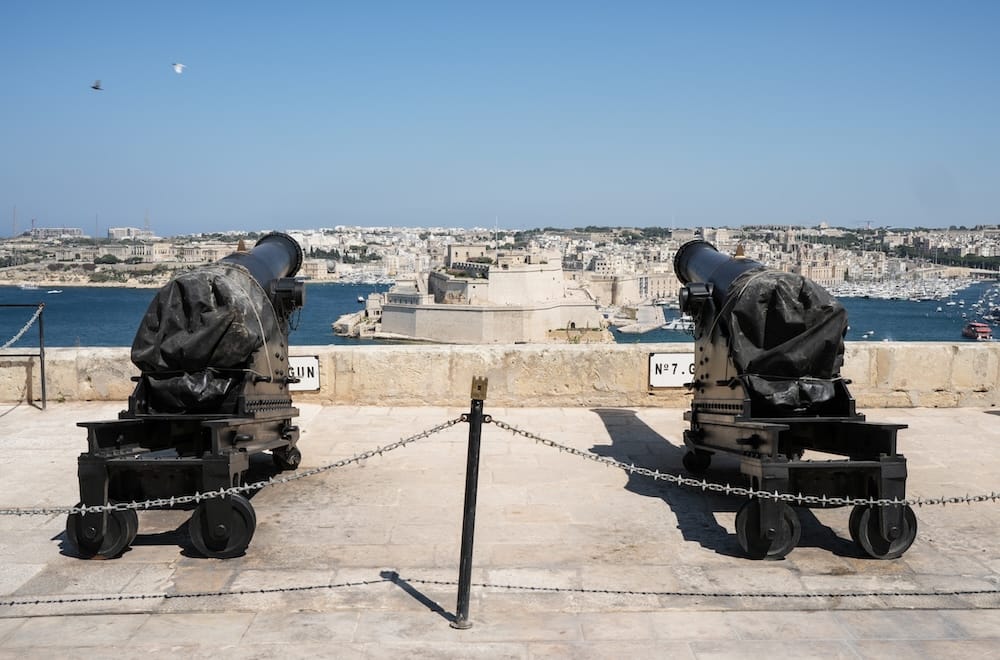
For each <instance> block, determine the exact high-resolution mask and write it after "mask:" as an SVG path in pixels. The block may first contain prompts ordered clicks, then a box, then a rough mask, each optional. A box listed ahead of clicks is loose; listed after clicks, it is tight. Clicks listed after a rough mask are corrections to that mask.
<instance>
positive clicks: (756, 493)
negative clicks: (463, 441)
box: [490, 418, 1000, 507]
mask: <svg viewBox="0 0 1000 660" xmlns="http://www.w3.org/2000/svg"><path fill="white" fill-rule="evenodd" d="M490 421H491V422H492V423H493V424H494V425H496V426H497V427H499V428H501V429H503V430H505V431H510V432H511V433H513V434H514V435H520V436H523V437H525V438H528V439H529V440H534V441H535V442H537V443H538V444H541V445H545V446H546V447H551V448H553V449H556V450H558V451H560V452H566V453H568V454H573V455H574V456H579V457H580V458H585V459H587V460H589V461H593V462H595V463H601V464H603V465H607V466H610V467H616V468H620V469H622V470H625V471H626V472H628V473H629V474H640V475H642V476H645V477H650V478H652V479H654V480H656V481H666V482H667V483H671V484H674V485H677V486H686V487H689V488H698V489H700V490H703V491H709V492H713V493H722V494H725V495H735V496H738V497H757V498H761V499H772V500H777V501H779V502H788V503H789V504H798V505H812V506H860V505H869V506H894V505H900V504H901V505H907V506H918V507H919V506H931V505H937V504H940V505H941V506H944V505H947V504H972V503H977V502H997V501H1000V493H996V492H994V493H989V494H981V495H965V496H964V497H931V498H924V497H916V498H909V499H898V498H893V499H886V498H870V497H869V498H857V497H831V496H827V495H802V494H801V493H799V494H798V495H796V494H794V493H779V492H778V491H774V492H768V491H764V490H756V489H753V488H743V487H741V486H730V485H729V484H717V483H713V482H710V481H706V480H705V479H692V478H690V477H683V476H681V475H679V474H670V473H668V472H660V471H659V470H650V469H649V468H644V467H637V466H635V465H631V464H628V465H627V464H625V463H622V462H620V461H616V460H614V459H613V458H607V457H606V456H597V455H596V454H592V453H590V452H586V451H581V450H579V449H576V448H574V447H567V446H566V445H562V444H559V443H558V442H555V441H553V440H549V439H547V438H543V437H541V436H539V435H536V434H534V433H532V432H530V431H525V430H523V429H519V428H517V427H516V426H512V425H510V424H508V423H507V422H503V421H501V420H498V419H495V418H494V419H492V420H490Z"/></svg>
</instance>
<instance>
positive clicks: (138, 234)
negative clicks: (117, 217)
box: [108, 227, 156, 241]
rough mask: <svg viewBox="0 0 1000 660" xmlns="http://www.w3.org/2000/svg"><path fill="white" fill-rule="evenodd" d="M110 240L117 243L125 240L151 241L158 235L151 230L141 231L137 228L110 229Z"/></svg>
mask: <svg viewBox="0 0 1000 660" xmlns="http://www.w3.org/2000/svg"><path fill="white" fill-rule="evenodd" d="M108 238H110V239H112V240H115V241H122V240H125V239H132V240H150V239H154V238H156V234H154V233H153V231H152V230H150V229H139V228H137V227H108Z"/></svg>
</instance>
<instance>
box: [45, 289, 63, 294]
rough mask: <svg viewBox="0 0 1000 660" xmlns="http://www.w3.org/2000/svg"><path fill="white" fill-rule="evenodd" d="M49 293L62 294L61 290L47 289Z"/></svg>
mask: <svg viewBox="0 0 1000 660" xmlns="http://www.w3.org/2000/svg"><path fill="white" fill-rule="evenodd" d="M48 292H49V293H62V289H49V291H48Z"/></svg>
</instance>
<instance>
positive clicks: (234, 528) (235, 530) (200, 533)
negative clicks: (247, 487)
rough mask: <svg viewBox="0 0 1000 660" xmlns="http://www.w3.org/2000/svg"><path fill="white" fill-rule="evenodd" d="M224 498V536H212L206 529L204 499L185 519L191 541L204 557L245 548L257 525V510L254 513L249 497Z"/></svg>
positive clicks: (223, 555)
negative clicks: (226, 519) (226, 518)
mask: <svg viewBox="0 0 1000 660" xmlns="http://www.w3.org/2000/svg"><path fill="white" fill-rule="evenodd" d="M225 501H226V502H227V503H228V504H229V508H230V515H229V524H228V528H229V529H228V530H227V531H228V532H229V535H228V536H226V537H225V538H222V539H216V538H212V535H211V534H210V533H209V529H208V516H207V515H206V513H205V507H206V505H207V504H208V503H207V502H202V503H201V504H199V505H198V507H197V508H196V509H195V510H194V513H193V514H192V515H191V520H190V522H189V523H188V529H189V531H190V533H191V542H192V543H193V544H194V547H195V549H197V550H198V552H200V553H201V554H202V555H204V556H206V557H212V558H214V559H229V558H231V557H239V556H240V555H242V554H243V553H245V552H246V550H247V546H249V545H250V539H252V538H253V532H254V529H255V528H256V527H257V514H255V513H254V510H253V506H252V505H251V504H250V500H248V499H247V498H245V497H243V496H242V495H229V496H227V497H226V500H225Z"/></svg>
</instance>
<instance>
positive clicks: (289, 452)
mask: <svg viewBox="0 0 1000 660" xmlns="http://www.w3.org/2000/svg"><path fill="white" fill-rule="evenodd" d="M271 459H272V460H273V461H274V464H275V465H276V466H277V468H278V469H279V470H282V471H287V470H297V469H298V467H299V463H301V462H302V452H300V451H299V450H298V448H296V447H282V448H280V449H273V450H271Z"/></svg>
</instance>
